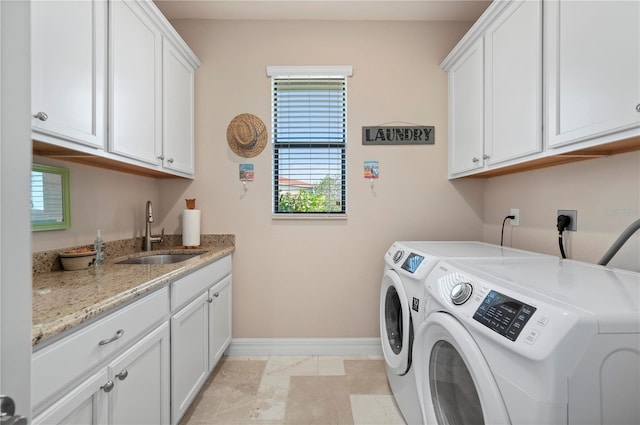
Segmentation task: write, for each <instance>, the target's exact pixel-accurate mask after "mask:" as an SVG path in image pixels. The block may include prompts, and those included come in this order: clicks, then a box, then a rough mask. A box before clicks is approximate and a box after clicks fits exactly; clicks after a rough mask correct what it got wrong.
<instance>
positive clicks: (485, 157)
mask: <svg viewBox="0 0 640 425" xmlns="http://www.w3.org/2000/svg"><path fill="white" fill-rule="evenodd" d="M489 158H491V157H490V156H489V155H487V154H486V153H485V154H484V155H482V159H489Z"/></svg>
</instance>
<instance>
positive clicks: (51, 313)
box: [31, 241, 235, 349]
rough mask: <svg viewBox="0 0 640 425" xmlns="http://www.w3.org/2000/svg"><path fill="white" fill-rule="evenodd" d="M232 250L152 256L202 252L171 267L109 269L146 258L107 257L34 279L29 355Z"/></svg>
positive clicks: (219, 247) (225, 245) (225, 246)
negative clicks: (97, 263) (99, 262)
mask: <svg viewBox="0 0 640 425" xmlns="http://www.w3.org/2000/svg"><path fill="white" fill-rule="evenodd" d="M234 249H235V248H234V243H233V241H223V242H222V243H215V244H212V245H203V246H201V247H199V248H198V249H184V248H181V247H176V248H168V249H160V250H156V251H153V253H154V254H163V253H167V254H168V253H181V254H186V253H191V252H195V253H198V252H203V251H204V253H202V254H201V255H199V256H196V257H194V258H191V259H188V260H186V261H182V262H179V263H174V264H115V263H116V262H118V261H121V260H126V259H128V258H132V257H140V256H145V255H149V253H148V252H138V253H131V254H128V255H124V256H120V257H115V258H109V257H107V260H106V261H105V262H104V264H102V265H101V266H99V267H90V268H88V269H85V270H77V271H52V272H45V273H37V274H34V275H33V281H32V309H33V311H32V328H31V343H32V345H33V347H34V349H35V348H36V346H39V345H41V344H43V343H44V342H45V341H51V340H52V339H53V338H55V337H58V336H60V335H61V334H62V333H66V332H65V331H68V330H70V329H72V328H74V327H76V326H79V325H81V324H83V323H85V322H87V321H89V320H91V319H93V318H95V317H97V316H99V315H101V314H103V313H105V312H108V311H110V310H112V309H115V308H117V307H120V306H122V305H124V304H126V303H129V302H131V301H132V300H134V299H136V298H139V297H141V296H142V295H144V294H147V293H149V292H152V291H154V290H156V289H160V288H162V287H163V286H166V285H167V284H169V283H170V282H173V281H175V280H177V279H179V278H181V277H183V276H185V275H187V274H189V273H191V272H193V271H195V270H197V269H199V268H201V267H203V266H205V265H206V264H208V263H211V262H213V261H215V260H217V259H219V258H222V257H224V256H226V255H229V254H231V253H232V252H233V251H234ZM38 348H39V347H38Z"/></svg>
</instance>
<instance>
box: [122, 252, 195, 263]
mask: <svg viewBox="0 0 640 425" xmlns="http://www.w3.org/2000/svg"><path fill="white" fill-rule="evenodd" d="M201 254H202V253H201V252H199V253H191V254H152V255H146V256H144V257H134V258H129V259H127V260H122V261H118V262H117V263H116V264H173V263H179V262H181V261H185V260H188V259H189V258H193V257H197V256H198V255H201Z"/></svg>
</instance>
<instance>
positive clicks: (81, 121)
mask: <svg viewBox="0 0 640 425" xmlns="http://www.w3.org/2000/svg"><path fill="white" fill-rule="evenodd" d="M31 10H32V16H31V24H32V25H31V28H32V29H31V34H32V49H31V51H32V115H33V117H32V129H33V133H32V135H33V139H34V141H37V142H43V143H34V154H36V155H42V156H47V155H52V156H55V157H60V155H62V157H64V158H66V159H68V160H69V161H74V160H77V161H81V162H83V163H85V164H92V163H93V164H95V165H97V166H101V167H107V168H112V169H115V170H122V171H128V172H133V173H138V174H141V175H149V176H156V177H166V176H167V175H173V176H179V177H187V178H192V177H193V175H194V151H195V148H194V144H195V140H194V130H193V120H194V104H193V102H194V75H195V70H196V69H197V68H198V67H199V66H200V61H199V60H198V58H197V57H196V56H195V54H194V53H193V52H192V51H191V49H189V47H188V46H187V45H186V43H185V42H184V41H183V40H182V38H180V35H179V34H178V33H177V32H176V31H175V29H173V27H172V26H171V25H170V24H169V22H168V21H167V19H166V18H165V17H164V16H163V15H162V13H161V12H160V11H159V9H158V8H157V7H156V6H155V5H154V4H153V2H152V1H151V0H108V1H107V0H86V1H85V0H82V1H80V0H76V1H68V0H60V1H58V0H47V1H44V0H36V1H33V2H32V7H31ZM70 151H76V152H81V153H82V155H81V156H77V155H76V154H75V153H74V152H70ZM86 154H88V155H86Z"/></svg>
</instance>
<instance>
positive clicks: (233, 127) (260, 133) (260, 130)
mask: <svg viewBox="0 0 640 425" xmlns="http://www.w3.org/2000/svg"><path fill="white" fill-rule="evenodd" d="M227 143H228V144H229V147H230V148H231V150H232V151H234V152H235V153H236V154H237V155H239V156H242V157H244V158H253V157H254V156H257V155H259V154H260V152H262V150H263V149H264V148H265V146H266V145H267V127H266V126H265V125H264V123H263V122H262V120H261V119H260V118H258V117H257V116H255V115H252V114H240V115H238V116H236V117H235V118H234V119H232V120H231V122H230V123H229V126H228V127H227Z"/></svg>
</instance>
